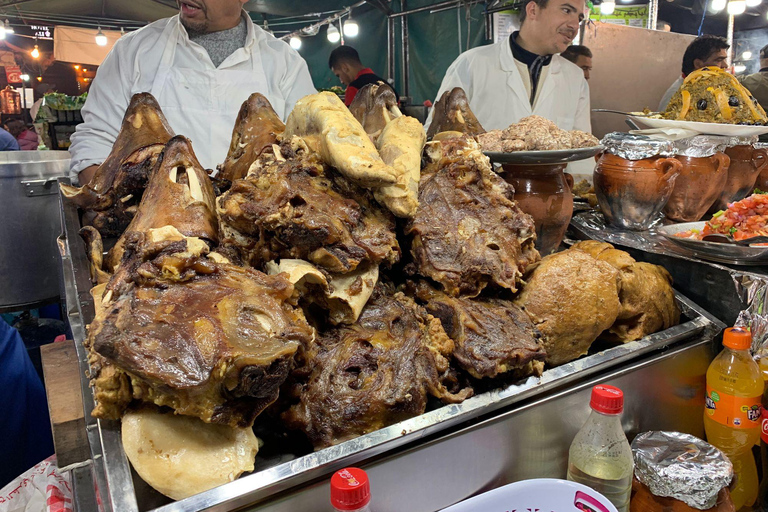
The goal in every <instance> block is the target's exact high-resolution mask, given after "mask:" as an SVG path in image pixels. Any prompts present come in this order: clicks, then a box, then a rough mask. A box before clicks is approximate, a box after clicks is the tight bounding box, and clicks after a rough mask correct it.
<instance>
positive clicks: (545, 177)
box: [501, 164, 573, 256]
mask: <svg viewBox="0 0 768 512" xmlns="http://www.w3.org/2000/svg"><path fill="white" fill-rule="evenodd" d="M565 166H566V164H554V165H528V164H526V165H517V164H514V165H513V164H504V165H503V166H502V168H503V169H502V172H501V175H502V177H503V178H504V179H505V180H506V181H507V182H508V183H510V184H511V185H512V186H513V187H514V188H515V201H517V204H518V205H519V206H520V209H521V210H523V211H524V212H525V213H527V214H528V215H530V216H531V217H533V222H534V223H535V224H536V248H537V249H538V250H539V252H540V253H541V255H542V256H546V255H547V254H551V253H552V252H554V251H556V250H557V248H558V247H559V246H560V242H562V241H563V237H564V236H565V230H566V229H568V224H569V223H570V222H571V216H572V215H573V194H572V193H571V188H572V187H573V177H572V176H571V175H570V174H568V173H564V172H563V171H564V170H565Z"/></svg>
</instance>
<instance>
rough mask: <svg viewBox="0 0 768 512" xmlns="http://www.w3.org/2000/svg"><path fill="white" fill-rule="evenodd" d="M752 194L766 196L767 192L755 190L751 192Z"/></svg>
mask: <svg viewBox="0 0 768 512" xmlns="http://www.w3.org/2000/svg"><path fill="white" fill-rule="evenodd" d="M753 194H768V192H763V191H762V190H760V189H759V188H756V189H755V191H754V192H753Z"/></svg>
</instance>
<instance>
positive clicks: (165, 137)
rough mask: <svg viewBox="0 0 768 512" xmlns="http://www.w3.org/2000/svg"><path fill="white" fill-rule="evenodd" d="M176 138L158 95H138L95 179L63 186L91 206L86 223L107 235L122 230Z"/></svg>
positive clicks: (71, 196)
mask: <svg viewBox="0 0 768 512" xmlns="http://www.w3.org/2000/svg"><path fill="white" fill-rule="evenodd" d="M171 137H173V131H172V130H171V128H170V126H169V125H168V121H166V120H165V116H163V113H162V111H161V110H160V106H159V105H158V104H157V101H155V98H154V97H153V96H152V95H151V94H149V93H140V94H135V95H134V96H133V97H132V98H131V102H130V104H129V105H128V109H127V110H126V111H125V116H124V117H123V125H122V127H121V128H120V133H119V134H118V135H117V139H116V140H115V145H114V146H113V147H112V152H111V153H110V154H109V156H108V157H107V159H106V160H104V163H102V164H101V165H100V166H99V168H98V169H97V170H96V174H95V175H94V177H93V179H92V180H91V182H90V183H89V184H87V185H85V186H83V187H80V188H77V187H70V186H68V185H62V186H61V188H62V193H63V194H64V196H65V197H68V198H69V199H71V200H72V201H73V202H74V203H75V204H76V205H77V206H79V207H80V208H81V209H82V210H84V211H85V214H84V215H83V223H84V224H85V225H92V226H93V227H95V228H96V229H97V230H98V231H99V233H101V234H102V235H103V236H118V235H120V234H121V233H122V232H123V230H124V229H125V228H126V226H128V224H129V223H130V222H131V219H132V218H133V215H134V214H135V212H136V206H137V205H138V204H139V201H140V200H141V195H142V193H143V192H144V187H146V185H147V181H148V179H149V175H150V172H151V170H152V167H153V166H154V164H155V160H156V159H157V156H158V155H159V154H160V152H161V151H162V150H163V146H165V144H166V143H167V142H168V141H169V140H170V138H171Z"/></svg>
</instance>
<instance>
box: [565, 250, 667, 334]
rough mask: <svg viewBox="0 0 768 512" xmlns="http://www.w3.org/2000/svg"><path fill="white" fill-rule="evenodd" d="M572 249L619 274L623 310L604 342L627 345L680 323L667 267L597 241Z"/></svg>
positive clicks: (620, 299) (620, 311)
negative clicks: (602, 263)
mask: <svg viewBox="0 0 768 512" xmlns="http://www.w3.org/2000/svg"><path fill="white" fill-rule="evenodd" d="M572 249H574V250H580V251H584V252H586V253H587V254H589V255H591V256H592V257H594V258H596V259H598V260H600V261H605V262H606V263H609V264H610V265H611V266H613V267H614V268H615V269H616V270H618V271H619V301H620V302H621V309H620V310H619V315H618V317H617V318H616V322H614V324H613V325H612V326H611V327H610V328H609V329H608V331H607V332H605V333H603V334H602V336H601V338H605V339H608V340H611V341H620V342H625V343H626V342H629V341H634V340H639V339H640V338H642V337H644V336H646V335H648V334H653V333H654V332H658V331H661V330H663V329H668V328H670V327H672V326H673V325H677V324H678V323H679V322H680V308H679V307H678V305H677V300H676V299H675V291H674V290H673V289H672V276H670V275H669V272H667V270H666V269H665V268H664V267H660V266H658V265H652V264H650V263H644V262H638V261H635V259H634V258H632V257H631V256H630V255H629V254H627V253H626V252H624V251H620V250H618V249H615V248H614V247H613V246H612V245H611V244H609V243H605V242H598V241H597V240H585V241H583V242H578V243H575V244H573V247H572Z"/></svg>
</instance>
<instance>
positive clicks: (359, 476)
mask: <svg viewBox="0 0 768 512" xmlns="http://www.w3.org/2000/svg"><path fill="white" fill-rule="evenodd" d="M370 503H371V486H370V484H369V483H368V475H367V474H366V473H365V471H363V470H362V469H360V468H345V469H342V470H341V471H337V472H336V473H334V474H333V476H332V477H331V505H332V506H333V510H336V511H343V512H371V508H370Z"/></svg>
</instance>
